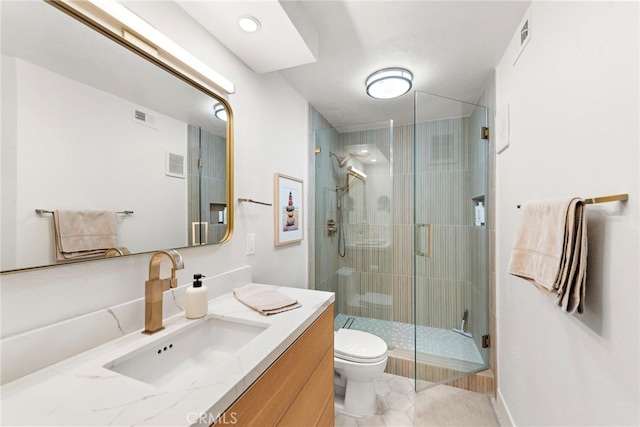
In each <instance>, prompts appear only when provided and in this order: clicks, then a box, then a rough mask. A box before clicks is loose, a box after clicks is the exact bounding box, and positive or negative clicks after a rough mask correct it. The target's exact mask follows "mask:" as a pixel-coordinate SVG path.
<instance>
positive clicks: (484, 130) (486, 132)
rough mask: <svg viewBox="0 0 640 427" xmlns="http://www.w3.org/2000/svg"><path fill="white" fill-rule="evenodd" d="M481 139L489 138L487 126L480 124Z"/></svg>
mask: <svg viewBox="0 0 640 427" xmlns="http://www.w3.org/2000/svg"><path fill="white" fill-rule="evenodd" d="M481 136H482V139H489V128H488V127H486V126H482V130H481Z"/></svg>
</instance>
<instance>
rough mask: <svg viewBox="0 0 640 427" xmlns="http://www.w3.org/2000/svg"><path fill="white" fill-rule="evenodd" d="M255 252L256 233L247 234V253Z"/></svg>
mask: <svg viewBox="0 0 640 427" xmlns="http://www.w3.org/2000/svg"><path fill="white" fill-rule="evenodd" d="M255 253H256V235H255V234H253V233H252V234H247V255H253V254H255Z"/></svg>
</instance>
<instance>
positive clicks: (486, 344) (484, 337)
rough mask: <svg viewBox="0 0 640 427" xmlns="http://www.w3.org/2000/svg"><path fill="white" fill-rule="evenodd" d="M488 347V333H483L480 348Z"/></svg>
mask: <svg viewBox="0 0 640 427" xmlns="http://www.w3.org/2000/svg"><path fill="white" fill-rule="evenodd" d="M489 347H491V338H490V337H489V335H483V336H482V348H489Z"/></svg>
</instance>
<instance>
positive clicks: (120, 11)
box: [88, 0, 235, 93]
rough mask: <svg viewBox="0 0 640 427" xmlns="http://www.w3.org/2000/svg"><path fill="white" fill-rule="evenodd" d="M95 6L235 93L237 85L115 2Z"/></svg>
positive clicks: (98, 2) (99, 1) (94, 2)
mask: <svg viewBox="0 0 640 427" xmlns="http://www.w3.org/2000/svg"><path fill="white" fill-rule="evenodd" d="M88 2H89V3H91V4H92V5H93V6H95V7H97V8H98V9H100V10H101V11H102V12H104V13H106V14H107V15H109V16H110V17H111V18H113V19H115V20H116V21H118V22H119V23H120V24H121V25H123V26H124V27H127V28H128V29H130V30H131V31H133V32H135V33H136V34H138V35H139V36H140V37H142V38H143V39H144V40H146V41H147V42H149V43H151V44H152V45H154V47H156V48H157V49H160V50H162V51H164V52H166V53H167V54H169V55H170V56H172V57H174V58H175V59H177V60H178V61H180V62H182V63H183V64H184V65H186V66H187V67H189V68H191V69H192V70H194V71H195V72H197V73H198V74H200V75H201V76H203V77H205V78H207V79H208V80H210V81H211V82H212V83H214V84H215V85H216V86H218V87H219V88H221V89H222V90H224V91H225V92H227V93H234V92H235V85H234V84H233V82H231V81H229V80H228V79H226V78H225V77H223V76H222V75H220V74H219V73H217V72H216V71H214V70H213V69H212V68H210V67H209V66H208V65H206V64H205V63H203V62H202V61H200V60H199V59H198V58H196V57H195V56H193V55H192V54H190V53H189V52H187V51H186V50H184V49H183V48H182V47H180V46H179V45H178V44H176V43H175V42H173V41H172V40H171V39H169V38H168V37H167V36H165V35H164V34H162V33H161V32H159V31H158V30H156V29H155V28H153V27H152V26H151V25H150V24H149V23H148V22H146V21H145V20H144V19H142V18H140V17H139V16H137V15H136V14H135V13H133V12H131V11H130V10H129V9H127V8H126V7H124V6H123V5H121V4H120V3H118V2H117V1H115V0H88Z"/></svg>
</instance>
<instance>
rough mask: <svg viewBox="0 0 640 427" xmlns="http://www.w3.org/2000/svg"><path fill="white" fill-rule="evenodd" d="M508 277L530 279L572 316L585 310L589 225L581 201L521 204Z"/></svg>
mask: <svg viewBox="0 0 640 427" xmlns="http://www.w3.org/2000/svg"><path fill="white" fill-rule="evenodd" d="M508 272H509V274H512V275H514V276H518V277H521V278H523V279H527V280H529V281H530V282H531V283H533V284H534V285H535V286H536V287H538V289H540V290H541V291H542V292H543V293H545V294H546V295H547V296H549V297H550V298H552V299H553V301H554V303H555V304H557V305H559V306H561V307H562V309H563V310H564V311H566V312H569V313H574V312H575V311H577V312H578V313H582V312H583V311H584V296H585V284H586V277H587V223H586V218H585V211H584V204H583V200H582V199H580V198H577V197H575V198H565V199H548V200H536V201H531V202H527V203H525V204H524V205H522V208H521V212H520V220H519V221H518V226H517V229H516V236H515V241H514V245H513V250H512V252H511V259H510V261H509V269H508Z"/></svg>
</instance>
